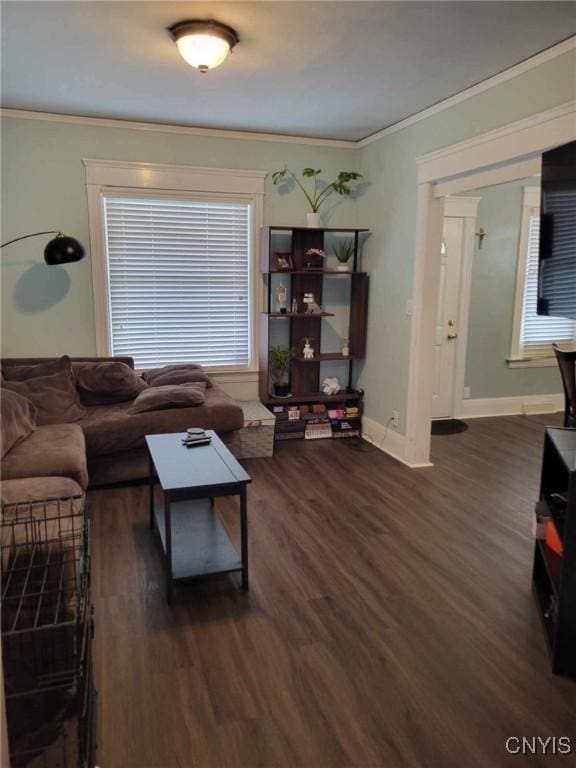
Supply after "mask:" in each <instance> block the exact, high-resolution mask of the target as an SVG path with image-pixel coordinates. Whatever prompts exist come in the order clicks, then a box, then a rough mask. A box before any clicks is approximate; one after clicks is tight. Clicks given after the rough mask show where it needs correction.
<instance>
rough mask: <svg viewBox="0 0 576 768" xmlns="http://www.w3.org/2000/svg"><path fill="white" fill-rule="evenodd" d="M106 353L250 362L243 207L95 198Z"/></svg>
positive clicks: (158, 360) (140, 363)
mask: <svg viewBox="0 0 576 768" xmlns="http://www.w3.org/2000/svg"><path fill="white" fill-rule="evenodd" d="M104 212H105V219H106V246H107V256H108V282H109V311H110V335H111V347H112V353H113V354H115V355H132V356H133V357H134V360H135V364H136V366H137V367H140V368H143V367H148V366H156V365H165V364H168V363H184V362H195V363H201V364H202V365H206V366H231V367H246V366H248V365H249V363H250V295H249V293H250V205H249V204H248V203H242V202H219V201H214V200H195V199H180V200H179V199H175V200H168V199H156V200H152V199H151V200H148V199H144V198H139V197H132V198H130V197H105V198H104Z"/></svg>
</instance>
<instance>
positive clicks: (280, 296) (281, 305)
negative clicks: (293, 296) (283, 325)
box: [276, 283, 288, 315]
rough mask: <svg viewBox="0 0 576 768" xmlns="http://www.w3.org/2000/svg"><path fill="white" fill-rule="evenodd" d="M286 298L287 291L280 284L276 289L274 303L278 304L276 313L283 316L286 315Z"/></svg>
mask: <svg viewBox="0 0 576 768" xmlns="http://www.w3.org/2000/svg"><path fill="white" fill-rule="evenodd" d="M287 298H288V291H287V290H286V287H285V286H284V285H282V283H280V285H279V286H278V287H277V288H276V301H277V303H278V312H280V313H281V314H283V315H285V314H286V300H287Z"/></svg>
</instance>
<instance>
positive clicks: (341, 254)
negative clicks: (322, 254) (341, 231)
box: [334, 240, 354, 264]
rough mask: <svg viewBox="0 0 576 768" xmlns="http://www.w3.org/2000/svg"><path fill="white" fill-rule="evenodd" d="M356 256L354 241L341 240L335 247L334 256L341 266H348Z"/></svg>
mask: <svg viewBox="0 0 576 768" xmlns="http://www.w3.org/2000/svg"><path fill="white" fill-rule="evenodd" d="M353 255H354V243H353V242H352V240H341V241H340V242H339V243H337V244H336V245H335V246H334V256H336V258H337V259H338V261H339V262H340V263H341V264H347V263H348V262H349V261H350V259H351V258H352V256H353Z"/></svg>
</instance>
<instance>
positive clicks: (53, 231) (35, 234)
mask: <svg viewBox="0 0 576 768" xmlns="http://www.w3.org/2000/svg"><path fill="white" fill-rule="evenodd" d="M61 234H62V232H61V231H60V230H59V229H48V230H47V231H46V232H33V233H32V234H31V235H22V237H15V238H14V240H8V241H7V242H6V243H2V245H0V248H4V247H5V246H6V245H12V243H17V242H18V241H19V240H26V238H28V237H38V235H61Z"/></svg>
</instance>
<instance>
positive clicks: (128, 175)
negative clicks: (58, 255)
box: [82, 159, 266, 380]
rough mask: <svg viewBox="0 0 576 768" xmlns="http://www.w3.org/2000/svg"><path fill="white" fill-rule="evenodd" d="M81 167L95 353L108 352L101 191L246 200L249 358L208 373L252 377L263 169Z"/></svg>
mask: <svg viewBox="0 0 576 768" xmlns="http://www.w3.org/2000/svg"><path fill="white" fill-rule="evenodd" d="M82 162H83V163H84V166H85V168H86V193H87V197H88V217H89V223H90V252H91V264H92V283H93V294H94V321H95V329H96V353H97V354H98V355H103V356H108V355H110V353H111V344H110V307H109V296H108V262H107V258H106V238H105V231H106V230H105V221H104V197H105V196H106V195H108V196H111V195H122V194H127V193H129V194H132V195H142V196H150V195H154V196H157V197H160V198H161V197H174V196H176V197H177V196H182V197H184V196H186V197H199V198H200V197H202V198H204V199H207V198H208V199H209V198H213V199H217V198H220V197H225V198H226V199H227V200H236V201H241V202H247V203H250V210H251V216H252V221H251V225H252V232H251V242H250V250H251V254H250V257H251V270H250V297H251V316H250V321H251V322H250V325H251V344H250V349H251V355H250V357H251V359H250V363H249V365H248V366H247V367H242V368H238V367H237V366H220V367H217V368H216V367H215V368H210V369H209V370H211V371H212V372H213V373H218V374H220V373H221V374H227V373H233V374H235V376H236V375H239V376H246V378H247V379H249V380H253V379H254V375H255V373H256V372H257V371H258V342H259V339H258V327H259V324H258V317H259V313H260V312H261V311H263V309H264V283H263V280H262V275H261V274H260V270H259V264H260V258H259V248H260V228H261V227H262V224H263V221H264V181H265V178H266V172H265V171H250V170H231V169H225V168H197V167H194V166H189V165H168V164H164V163H133V162H118V161H115V160H91V159H84V160H83V161H82Z"/></svg>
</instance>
